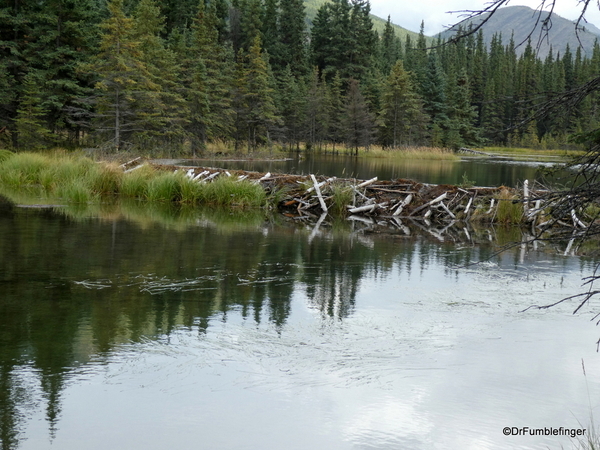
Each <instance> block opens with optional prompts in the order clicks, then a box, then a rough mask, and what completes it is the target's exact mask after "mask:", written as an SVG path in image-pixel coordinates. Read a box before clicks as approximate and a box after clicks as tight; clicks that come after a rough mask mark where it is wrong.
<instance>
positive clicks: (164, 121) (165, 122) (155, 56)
mask: <svg viewBox="0 0 600 450" xmlns="http://www.w3.org/2000/svg"><path fill="white" fill-rule="evenodd" d="M133 25H134V27H133V39H134V40H135V42H136V43H137V44H138V46H137V49H138V50H139V52H140V61H141V62H142V64H144V66H145V67H146V68H147V70H148V73H149V74H150V80H151V81H152V82H153V83H154V84H155V85H156V86H158V89H157V91H158V92H157V93H156V94H154V93H153V95H150V96H148V95H144V96H140V97H139V99H138V101H137V103H136V108H137V110H138V115H139V118H138V119H139V120H140V121H141V122H142V123H143V130H141V131H140V132H138V133H137V136H138V140H139V139H143V140H144V141H145V142H144V147H145V148H150V146H153V145H156V143H157V139H158V142H161V143H162V144H163V145H164V144H171V145H177V144H181V143H182V142H183V138H184V135H185V133H184V125H185V123H186V121H187V117H188V115H189V111H188V109H187V104H186V102H185V101H184V99H183V97H182V96H181V93H180V90H181V89H180V81H179V80H180V75H181V74H180V66H179V64H177V62H176V57H175V54H174V53H173V51H171V50H170V49H168V48H167V47H166V45H165V42H164V40H163V39H162V37H161V34H162V32H163V31H164V17H163V16H162V15H161V12H160V8H159V7H158V4H157V3H156V1H155V0H140V2H139V3H138V5H137V7H136V9H135V11H134V22H133ZM146 101H151V102H152V104H150V105H147V104H145V102H146ZM148 138H151V139H148Z"/></svg>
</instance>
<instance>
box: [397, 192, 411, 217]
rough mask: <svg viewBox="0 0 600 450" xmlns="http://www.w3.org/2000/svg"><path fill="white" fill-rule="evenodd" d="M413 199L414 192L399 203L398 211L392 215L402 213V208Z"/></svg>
mask: <svg viewBox="0 0 600 450" xmlns="http://www.w3.org/2000/svg"><path fill="white" fill-rule="evenodd" d="M412 199H413V196H412V194H408V195H407V196H406V198H405V199H404V200H403V201H402V202H400V204H399V205H398V207H397V208H396V211H394V214H392V216H399V215H400V214H401V213H402V210H403V209H404V207H405V206H407V205H408V204H409V203H410V202H411V201H412Z"/></svg>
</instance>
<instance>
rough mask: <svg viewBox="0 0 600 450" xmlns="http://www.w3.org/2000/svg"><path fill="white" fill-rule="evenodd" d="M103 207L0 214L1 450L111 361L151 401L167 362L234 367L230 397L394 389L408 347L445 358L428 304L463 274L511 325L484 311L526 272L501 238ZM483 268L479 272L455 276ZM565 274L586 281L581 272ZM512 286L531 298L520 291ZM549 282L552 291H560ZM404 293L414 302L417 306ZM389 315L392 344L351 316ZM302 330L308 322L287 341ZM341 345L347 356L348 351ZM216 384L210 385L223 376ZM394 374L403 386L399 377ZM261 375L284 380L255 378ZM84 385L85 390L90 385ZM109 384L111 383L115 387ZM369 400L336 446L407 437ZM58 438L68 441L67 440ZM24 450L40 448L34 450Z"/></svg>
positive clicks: (550, 258) (552, 261)
mask: <svg viewBox="0 0 600 450" xmlns="http://www.w3.org/2000/svg"><path fill="white" fill-rule="evenodd" d="M137 206H139V205H137ZM101 208H103V211H102V214H101V213H100V211H95V210H92V211H90V210H85V208H81V209H76V210H73V209H72V208H67V209H62V210H60V211H58V212H57V211H54V210H50V209H31V208H18V207H15V206H11V205H7V204H2V205H1V207H0V245H1V248H2V252H0V285H1V286H2V297H1V300H0V411H2V414H1V418H0V438H1V440H2V447H3V449H15V448H17V447H19V445H20V443H22V442H24V441H23V439H25V438H30V439H32V442H38V441H35V440H33V437H32V436H30V435H29V434H28V433H26V432H25V430H27V429H28V428H30V427H31V426H32V425H31V417H33V416H35V415H36V414H37V411H39V410H40V409H42V410H44V411H45V412H44V418H45V422H46V425H47V427H48V429H49V432H48V434H49V439H50V440H52V439H54V438H55V437H56V436H57V434H58V435H60V433H61V432H62V431H57V430H59V429H60V428H61V427H60V422H61V417H62V416H63V404H64V397H65V392H66V391H67V390H69V389H73V386H74V385H77V384H78V383H80V382H81V379H85V377H86V376H87V374H88V370H90V368H91V367H95V366H98V365H105V366H106V367H107V369H106V370H107V371H109V372H110V371H111V370H115V369H111V368H112V367H118V366H119V361H123V360H124V361H127V363H128V364H132V366H130V367H135V370H134V371H135V372H136V373H137V374H138V375H139V379H136V380H135V381H134V383H135V384H137V385H145V384H146V383H159V382H157V381H156V380H153V381H152V380H149V379H148V377H149V376H150V375H148V374H150V373H151V374H153V375H152V376H155V375H156V374H157V373H158V375H159V378H160V376H162V377H163V378H162V379H164V380H165V384H164V385H163V384H161V383H159V384H160V389H167V390H168V389H175V388H174V387H168V385H169V384H170V381H167V380H171V379H177V377H178V374H177V370H176V369H175V368H174V367H173V366H172V364H171V363H170V361H178V360H177V358H176V357H175V356H176V355H177V354H178V352H180V351H181V352H185V353H186V358H193V360H194V364H198V367H196V366H193V367H192V366H187V365H185V364H184V365H183V366H180V367H186V368H185V369H183V368H182V369H181V370H190V371H193V372H194V373H196V371H198V370H200V369H199V367H206V365H207V364H210V363H211V362H212V363H213V364H215V367H221V366H222V365H223V364H229V363H228V362H227V363H226V362H225V361H232V362H233V363H232V364H238V365H244V364H246V365H247V366H249V367H251V368H252V370H253V372H250V373H247V376H245V378H244V381H243V386H244V389H250V390H252V389H254V388H256V389H262V388H264V387H267V388H268V389H269V390H270V389H275V390H276V391H278V390H281V391H287V390H289V389H291V385H288V384H287V383H291V382H292V380H293V384H294V386H296V387H298V384H299V385H300V388H302V386H305V387H306V389H312V388H314V387H315V386H319V385H321V384H322V383H332V384H333V385H335V386H345V385H351V386H355V385H366V386H369V388H368V389H369V390H371V389H373V386H377V387H379V388H381V387H382V386H383V387H386V386H387V388H389V389H392V390H395V389H399V387H398V386H399V381H400V380H399V379H398V377H397V374H398V367H396V366H395V365H394V364H392V363H390V362H391V361H397V360H399V359H402V358H404V357H405V355H406V354H410V353H411V352H412V351H413V350H412V349H414V348H418V349H420V351H422V352H425V354H426V355H427V354H429V353H428V352H434V354H437V352H439V351H442V350H445V349H449V342H451V339H450V337H451V335H452V331H451V330H452V328H453V327H462V326H467V324H465V323H460V321H459V322H455V323H452V324H450V323H449V322H448V318H447V317H449V316H445V315H439V314H438V313H435V314H436V317H437V318H438V319H440V322H439V323H440V325H441V326H437V325H432V323H431V321H430V320H425V321H424V320H422V319H423V317H426V316H427V315H429V314H432V313H431V312H429V311H425V312H424V313H423V310H422V308H423V306H422V303H421V302H425V303H427V302H428V301H432V302H436V303H437V302H439V301H440V300H439V299H438V298H437V297H435V290H436V289H437V290H439V289H442V290H443V289H447V286H450V285H454V284H456V286H457V287H458V289H465V290H467V289H469V288H470V287H469V282H470V281H471V280H470V278H469V275H468V274H469V270H478V271H480V272H478V275H477V276H478V277H479V278H481V277H483V278H484V279H485V280H487V282H483V283H480V285H478V286H477V289H479V292H480V293H481V296H482V298H483V299H484V300H482V302H483V303H482V304H483V306H484V307H489V306H490V305H493V304H495V302H501V301H506V302H509V303H511V304H512V305H513V310H515V311H516V310H517V309H518V306H519V305H520V302H519V299H515V298H503V297H502V296H500V297H498V296H497V295H496V294H495V293H494V290H497V288H498V285H499V283H500V284H501V283H505V282H506V280H507V278H502V277H506V276H507V275H506V273H507V272H506V271H510V270H514V271H515V274H519V273H520V271H522V270H525V272H527V271H528V269H526V266H523V261H522V260H521V259H520V258H521V256H520V255H519V253H518V252H512V253H505V254H502V255H496V256H494V253H495V251H496V250H497V249H498V246H499V245H501V244H503V241H502V240H503V239H511V240H512V239H514V238H515V234H514V233H515V230H510V231H506V230H492V229H485V230H476V229H470V230H467V232H466V233H465V232H464V231H462V230H461V229H455V230H453V231H452V230H450V231H448V232H446V233H445V234H444V236H446V240H445V241H444V242H440V241H439V238H438V237H436V236H434V235H432V234H431V233H429V234H427V235H418V234H417V233H416V231H417V229H416V228H415V227H412V228H410V229H409V234H408V235H407V234H406V233H405V232H404V231H402V230H401V229H399V228H398V229H397V230H396V232H395V234H393V235H389V236H386V237H385V238H381V237H380V236H378V234H377V233H378V231H377V229H376V228H374V227H372V226H370V225H368V224H360V223H350V222H348V223H344V224H340V223H327V222H324V223H323V224H322V225H321V227H320V229H319V231H318V233H313V231H314V229H313V228H312V227H313V225H312V224H306V225H298V224H293V223H291V222H283V219H282V218H278V219H275V218H265V217H262V216H256V215H252V214H251V215H250V216H243V215H241V214H235V213H232V212H231V211H221V212H217V213H216V214H213V213H209V212H202V211H198V210H194V211H192V210H177V211H171V213H170V214H168V213H165V210H163V209H160V208H159V209H158V210H156V211H151V212H150V214H151V215H152V216H153V217H154V218H155V220H149V219H147V215H144V214H141V212H139V211H138V213H135V211H137V210H136V205H120V206H118V207H117V206H116V205H103V206H102V207H101ZM168 208H171V207H167V209H168ZM132 211H133V212H132ZM90 214H91V216H90ZM99 215H101V217H98V216H99ZM279 221H281V223H277V222H279ZM405 226H407V227H408V224H407V225H405ZM503 233H505V234H506V235H504V234H503ZM311 236H313V237H312V239H311ZM457 244H458V245H459V246H462V249H459V250H457ZM489 258H491V261H490V262H489V263H488V264H490V266H489V270H487V269H484V270H483V272H481V270H482V269H459V267H460V266H462V265H464V264H465V263H467V262H469V261H472V260H479V259H489ZM543 261H545V262H544V264H547V270H548V271H549V272H553V273H558V274H563V273H565V272H567V271H568V270H572V269H573V267H572V266H573V265H574V264H575V263H576V261H575V260H569V259H566V258H563V257H561V256H560V255H555V254H552V253H550V254H547V255H546V256H544V258H543ZM578 261H580V263H581V264H582V266H583V267H584V268H586V269H590V268H591V262H586V261H585V260H578ZM538 264H539V263H538ZM498 268H503V270H504V272H503V273H504V274H503V275H501V274H499V273H498V272H497V270H496V269H498ZM430 270H435V271H438V270H439V274H438V275H436V276H437V278H435V280H436V281H435V282H434V283H433V284H428V283H425V285H423V280H424V279H428V280H429V278H427V276H426V272H427V271H430ZM550 275H551V274H550ZM550 275H548V276H549V277H550ZM528 276H529V275H528V272H527V277H528ZM532 276H539V274H538V273H537V272H535V275H532ZM551 279H552V278H548V280H547V282H548V283H549V284H550V283H551V281H550V280H551ZM463 280H464V281H463ZM545 282H546V280H545ZM511 283H516V284H515V285H514V286H520V285H519V284H518V283H522V289H523V290H524V291H525V290H527V289H531V286H530V285H529V284H527V281H526V280H525V279H524V277H523V276H515V277H514V279H511ZM554 283H555V284H554V285H553V288H557V286H558V285H557V283H558V281H555V282H554ZM544 287H545V284H544ZM540 289H541V288H540ZM369 292H376V294H375V295H373V294H369ZM408 292H422V296H421V297H419V300H418V301H416V300H414V298H413V297H411V296H409V295H407V293H408ZM540 292H544V291H543V290H541V291H540ZM562 293H563V292H562V291H560V289H558V290H557V295H562ZM488 296H489V298H490V299H489V300H488V299H487V297H488ZM494 296H495V297H494ZM491 298H495V299H496V300H491ZM299 299H300V300H299ZM442 300H443V301H444V302H446V303H447V305H446V306H444V310H445V311H446V313H449V314H452V311H454V310H455V309H453V308H463V307H467V308H473V304H472V303H473V302H472V300H465V298H463V296H461V295H459V294H456V295H455V296H454V297H453V298H447V297H445V298H443V299H442ZM398 302H407V303H410V304H411V309H410V311H412V312H410V314H412V315H414V317H415V318H418V319H419V320H410V318H409V317H408V316H407V317H406V320H405V323H404V328H403V329H398V328H397V323H396V322H395V321H393V320H391V319H390V318H386V317H387V316H386V315H385V314H383V315H381V316H377V317H376V318H375V316H372V315H371V314H370V313H369V311H371V310H369V309H367V310H365V306H366V305H369V308H373V310H386V309H390V310H391V311H395V310H394V308H395V307H397V304H398ZM411 302H413V303H411ZM294 305H296V306H294ZM394 305H396V306H394ZM413 307H414V308H413ZM394 314H398V311H395V312H394ZM405 314H409V313H406V312H405ZM423 314H425V316H424V315H423ZM313 315H314V316H316V317H318V318H319V319H318V320H315V321H309V322H308V323H309V324H310V325H308V326H302V327H297V326H296V324H298V323H303V322H302V320H305V318H306V317H307V316H309V317H310V316H313ZM392 316H393V314H392ZM300 319H302V320H300ZM460 320H464V319H460ZM299 321H300V322H299ZM236 324H242V325H240V326H236ZM243 324H246V325H243ZM349 342H352V343H354V344H353V345H352V347H351V348H348V343H349ZM179 349H181V350H179ZM140 355H144V356H143V357H142V356H140ZM132 357H133V359H131V358H132ZM135 358H138V359H135ZM140 358H142V359H146V358H147V361H144V360H140ZM432 361H433V359H431V360H430V361H429V362H428V357H427V356H426V357H425V358H424V359H423V360H421V361H419V362H418V363H416V361H415V362H414V364H415V366H414V369H418V368H419V367H421V368H422V367H423V365H425V366H427V365H428V364H432V365H431V366H430V367H434V368H438V369H444V368H445V367H446V366H445V365H439V364H437V363H435V364H434V363H433V362H432ZM178 364H179V362H178ZM409 366H410V365H409ZM178 367H179V366H178ZM215 370H216V371H217V373H219V376H222V377H224V378H227V377H230V376H232V374H231V373H230V372H229V371H226V370H222V369H219V370H217V369H215ZM244 370H247V368H244ZM402 370H404V371H405V374H404V375H403V376H409V373H410V370H411V367H404V368H403V369H402ZM172 371H175V372H172ZM273 372H274V373H283V374H288V375H289V376H290V378H281V379H279V378H275V377H271V378H269V377H267V378H265V377H262V376H260V374H261V373H273ZM244 373H245V372H244ZM89 374H90V375H89V376H90V377H94V376H95V374H97V371H96V370H91V371H90V372H89ZM106 376H108V375H106ZM236 376H237V375H236ZM322 376H327V377H332V379H333V381H332V380H329V381H327V382H325V381H323V379H321V377H322ZM111 377H114V378H112V380H113V382H117V381H118V380H119V374H118V373H117V374H113V375H111ZM76 380H77V381H76ZM127 382H128V383H131V382H132V380H130V379H127ZM238 382H241V381H239V380H237V381H236V383H238ZM225 384H226V385H227V383H225ZM215 386H216V385H215ZM362 395H365V393H363V394H362ZM381 395H382V394H381V392H380V391H377V393H376V395H375V398H377V399H378V400H377V402H376V403H373V402H368V403H364V404H361V405H362V406H360V405H359V406H357V405H355V406H356V408H357V409H358V410H360V413H359V414H358V415H357V416H356V417H355V418H354V419H353V420H355V421H357V422H356V423H353V422H352V421H350V422H348V424H347V427H348V429H347V433H348V436H349V437H348V439H350V440H351V441H356V442H363V443H364V439H363V438H362V437H361V436H364V435H369V436H370V438H369V439H370V440H371V442H372V444H373V445H374V446H375V447H377V446H378V444H377V442H383V443H387V444H385V445H387V446H388V448H389V447H393V445H392V444H394V445H395V444H398V445H400V444H401V447H402V446H404V447H406V446H407V445H409V444H410V442H411V441H410V439H409V438H406V437H403V438H401V437H399V436H402V435H401V434H398V433H392V434H391V435H387V434H386V433H389V430H390V428H389V427H386V426H385V425H382V424H381V423H380V422H377V424H375V423H374V418H373V417H374V416H373V414H375V412H376V411H379V412H381V411H387V412H388V413H389V415H390V417H395V418H396V419H397V420H400V419H401V418H402V420H405V419H406V417H407V416H408V415H409V411H397V408H399V407H400V406H398V405H397V404H396V403H394V401H386V399H385V398H383V397H381ZM177 396H178V394H177V395H175V397H177ZM214 401H215V402H218V400H217V399H214ZM357 401H358V400H357ZM359 403H360V402H359ZM405 406H406V405H405ZM88 407H89V406H88ZM98 407H99V408H102V407H103V406H102V405H99V406H98ZM206 408H207V410H208V411H210V410H211V408H218V407H217V406H215V405H212V404H210V405H207V406H206ZM107 414H110V412H108V411H107ZM370 417H371V418H370ZM415 417H416V418H415V420H419V417H418V415H416V416H415ZM396 419H394V420H396ZM415 426H417V425H415ZM391 429H392V430H393V429H394V427H391ZM378 430H380V434H377V433H378V432H379V431H378ZM29 433H33V432H29ZM64 433H65V435H67V437H66V438H67V439H70V438H71V435H69V434H68V433H69V431H68V430H65V431H64ZM75 433H80V434H81V433H82V430H80V429H78V430H75ZM34 434H35V433H34ZM413 438H414V437H413ZM37 439H39V442H44V439H46V441H45V442H47V439H48V435H46V436H44V437H42V438H40V437H39V436H37ZM397 439H400V441H397ZM407 439H408V440H407ZM411 439H412V438H411ZM63 442H64V441H63ZM182 443H183V445H184V446H185V445H186V444H185V442H182ZM315 444H317V445H322V442H321V444H319V443H318V442H315ZM44 445H46V444H44ZM187 445H189V442H188V443H187ZM332 445H334V446H335V440H333V441H332ZM385 445H384V446H383V447H384V448H385Z"/></svg>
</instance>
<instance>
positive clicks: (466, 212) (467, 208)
mask: <svg viewBox="0 0 600 450" xmlns="http://www.w3.org/2000/svg"><path fill="white" fill-rule="evenodd" d="M472 203H473V197H469V202H468V203H467V207H466V208H465V216H466V215H467V214H469V208H471V204H472Z"/></svg>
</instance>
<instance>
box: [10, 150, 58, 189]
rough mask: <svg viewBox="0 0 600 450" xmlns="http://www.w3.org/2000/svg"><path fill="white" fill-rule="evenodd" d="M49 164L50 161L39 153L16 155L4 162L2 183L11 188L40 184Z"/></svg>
mask: <svg viewBox="0 0 600 450" xmlns="http://www.w3.org/2000/svg"><path fill="white" fill-rule="evenodd" d="M48 164H49V159H48V158H47V157H45V156H43V155H41V154H37V153H16V154H14V155H13V156H10V157H9V158H6V159H5V160H4V161H3V162H2V170H1V171H0V182H2V183H3V184H5V185H7V186H8V187H11V188H15V189H16V188H23V187H28V186H32V185H36V184H39V175H40V172H42V171H43V170H44V169H45V168H46V167H47V166H48Z"/></svg>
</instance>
